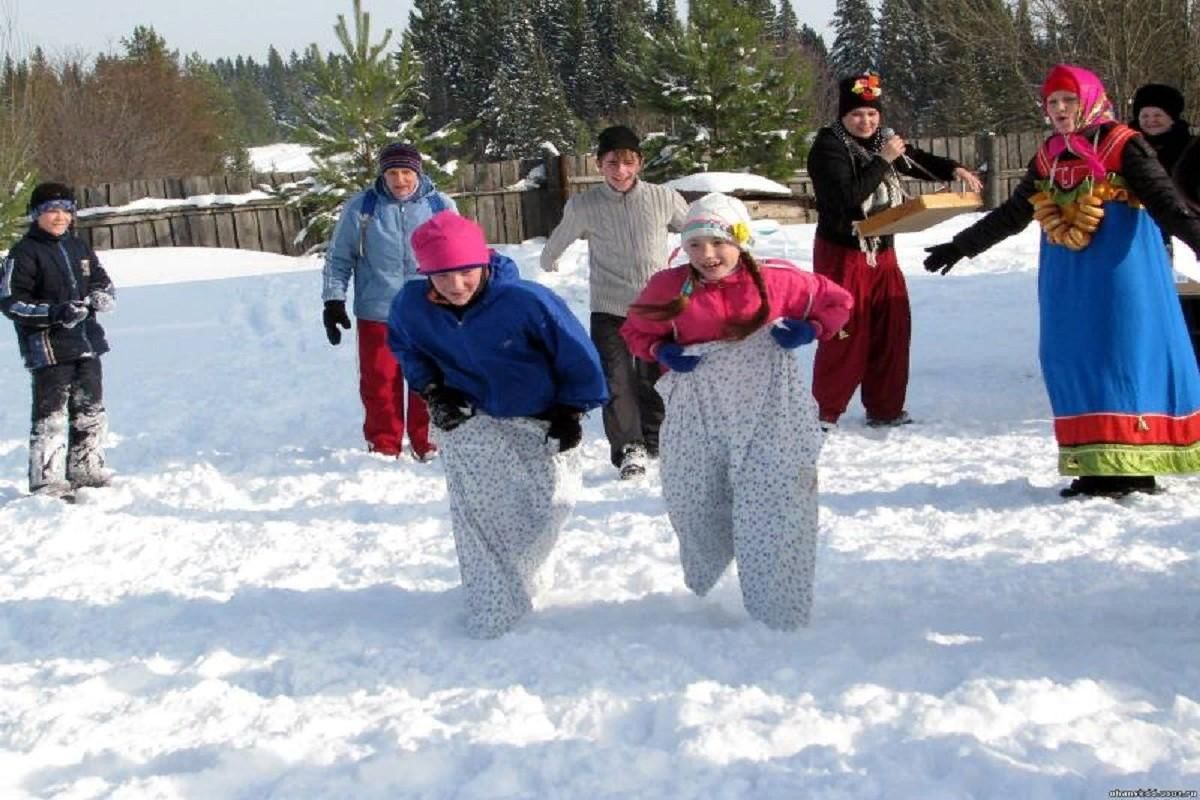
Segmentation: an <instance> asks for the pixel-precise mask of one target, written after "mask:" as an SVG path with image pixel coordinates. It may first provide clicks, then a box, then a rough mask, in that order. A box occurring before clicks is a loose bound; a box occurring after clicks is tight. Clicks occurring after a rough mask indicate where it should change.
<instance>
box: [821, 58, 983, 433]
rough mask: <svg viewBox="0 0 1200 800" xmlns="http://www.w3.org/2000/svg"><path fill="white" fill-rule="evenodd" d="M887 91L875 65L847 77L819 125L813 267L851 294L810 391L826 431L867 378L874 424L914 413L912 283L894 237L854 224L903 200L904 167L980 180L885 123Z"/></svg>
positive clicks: (865, 397)
mask: <svg viewBox="0 0 1200 800" xmlns="http://www.w3.org/2000/svg"><path fill="white" fill-rule="evenodd" d="M882 97H883V89H882V87H881V85H880V80H879V76H878V75H876V74H875V73H873V72H869V73H865V74H863V75H855V76H851V77H848V78H844V79H843V80H842V81H841V82H840V83H839V85H838V120H837V121H836V122H834V123H833V124H832V125H830V126H828V127H825V128H822V129H821V130H820V131H819V132H818V133H817V137H816V139H815V140H814V141H813V146H812V149H811V150H810V151H809V154H808V174H809V177H811V178H812V184H813V193H814V194H815V195H816V204H817V232H816V241H815V243H814V245H813V271H814V272H816V273H817V274H818V275H823V276H825V277H827V278H829V279H831V280H833V281H834V282H835V283H837V284H839V285H841V286H842V287H843V288H844V289H846V290H847V291H849V292H850V294H851V295H853V297H854V311H853V312H852V314H851V317H850V322H849V324H847V326H846V329H845V331H844V332H843V334H840V335H839V336H838V337H836V338H834V339H830V340H828V341H822V342H821V343H820V345H818V347H817V355H816V359H815V360H814V363H813V395H814V396H815V397H816V399H817V405H818V409H819V411H820V416H821V422H822V425H823V426H824V427H825V428H826V429H829V428H831V427H833V426H834V425H836V424H837V421H838V418H839V417H841V415H842V414H843V413H845V411H846V407H847V406H848V405H849V403H850V398H851V397H853V396H854V391H855V389H857V388H859V386H860V385H861V386H862V403H863V406H864V407H865V408H866V411H867V424H869V425H900V424H904V423H906V422H909V421H911V420H910V418H909V416H908V413H907V412H906V411H905V410H904V399H905V395H906V393H907V390H908V352H909V342H910V339H911V333H912V332H911V312H910V309H909V302H908V287H907V285H906V284H905V282H904V275H903V274H902V273H901V272H900V266H899V264H898V263H897V262H896V251H895V250H894V249H893V247H892V237H891V236H883V237H872V238H863V237H860V236H859V235H858V234H857V233H856V232H855V229H854V223H855V222H856V221H858V220H862V219H865V218H866V217H867V216H868V215H869V214H874V213H877V212H879V211H883V210H885V209H887V208H890V207H892V206H895V205H899V204H900V203H901V202H903V200H904V196H903V193H902V190H901V188H900V177H899V176H900V175H901V174H903V175H908V176H911V177H915V178H923V179H925V180H931V179H933V180H939V181H950V180H955V179H957V180H960V181H963V182H964V183H966V184H967V186H968V187H969V188H970V189H971V190H972V191H979V190H980V188H981V184H980V183H979V180H978V178H976V177H975V176H974V175H973V174H971V172H970V171H969V170H968V169H967V168H966V167H964V166H962V165H961V164H958V163H956V162H954V161H951V160H950V159H948V158H941V157H939V156H935V155H932V154H930V153H926V152H924V151H922V150H919V149H918V148H916V147H913V146H911V145H909V144H907V143H906V142H905V141H904V139H903V138H901V137H900V136H897V135H895V134H894V133H892V132H891V131H890V129H886V128H883V127H882V126H881V125H882V113H883V100H882Z"/></svg>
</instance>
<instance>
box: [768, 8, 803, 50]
mask: <svg viewBox="0 0 1200 800" xmlns="http://www.w3.org/2000/svg"><path fill="white" fill-rule="evenodd" d="M772 33H773V35H774V36H775V40H776V41H779V42H793V41H798V40H799V38H800V20H799V19H798V18H797V17H796V11H795V9H793V8H792V0H779V14H778V15H776V17H775V23H774V26H773V27H772Z"/></svg>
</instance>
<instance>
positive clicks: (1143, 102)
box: [1133, 83, 1183, 121]
mask: <svg viewBox="0 0 1200 800" xmlns="http://www.w3.org/2000/svg"><path fill="white" fill-rule="evenodd" d="M1146 106H1154V107H1155V108H1161V109H1162V110H1163V111H1165V112H1167V116H1169V117H1170V118H1171V119H1173V120H1176V121H1178V120H1179V118H1180V117H1181V116H1183V95H1182V94H1181V93H1180V91H1179V90H1178V89H1176V88H1175V87H1174V86H1168V85H1167V84H1165V83H1147V84H1146V85H1145V86H1139V87H1138V89H1137V91H1136V92H1134V93H1133V118H1134V120H1136V119H1137V118H1138V114H1140V113H1141V111H1142V109H1143V108H1145V107H1146Z"/></svg>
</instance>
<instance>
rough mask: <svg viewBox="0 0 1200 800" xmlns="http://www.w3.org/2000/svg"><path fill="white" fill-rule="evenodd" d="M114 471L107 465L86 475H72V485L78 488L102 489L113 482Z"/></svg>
mask: <svg viewBox="0 0 1200 800" xmlns="http://www.w3.org/2000/svg"><path fill="white" fill-rule="evenodd" d="M113 474H114V473H113V471H112V470H111V469H107V468H105V467H101V468H100V469H98V470H95V471H93V472H89V473H87V474H86V475H72V476H71V485H72V486H73V487H75V488H76V489H102V488H104V487H105V486H108V485H109V484H110V483H112V479H113Z"/></svg>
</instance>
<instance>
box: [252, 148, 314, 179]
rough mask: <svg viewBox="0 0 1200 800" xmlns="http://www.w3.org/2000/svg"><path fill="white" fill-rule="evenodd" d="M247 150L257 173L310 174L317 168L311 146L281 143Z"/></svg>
mask: <svg viewBox="0 0 1200 800" xmlns="http://www.w3.org/2000/svg"><path fill="white" fill-rule="evenodd" d="M247 149H248V151H249V153H250V163H251V164H252V165H253V166H254V171H255V172H310V171H312V170H314V169H316V168H317V165H316V163H315V162H314V161H313V160H312V150H313V149H312V147H311V146H310V145H306V144H294V143H292V142H279V143H278V144H267V145H263V146H262V147H250V148H247Z"/></svg>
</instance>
